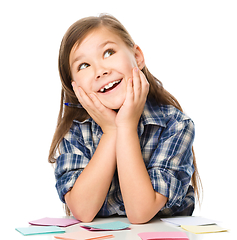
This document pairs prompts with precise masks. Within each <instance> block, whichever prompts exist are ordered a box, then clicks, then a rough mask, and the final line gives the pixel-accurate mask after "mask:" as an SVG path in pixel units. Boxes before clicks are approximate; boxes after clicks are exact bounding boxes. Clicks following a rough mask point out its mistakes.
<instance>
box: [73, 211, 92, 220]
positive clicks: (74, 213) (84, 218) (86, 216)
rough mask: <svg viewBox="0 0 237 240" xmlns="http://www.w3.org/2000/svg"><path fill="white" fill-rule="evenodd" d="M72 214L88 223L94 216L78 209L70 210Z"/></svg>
mask: <svg viewBox="0 0 237 240" xmlns="http://www.w3.org/2000/svg"><path fill="white" fill-rule="evenodd" d="M72 215H73V216H74V217H75V218H76V219H77V220H79V221H81V222H85V223H89V222H92V221H93V220H94V218H95V214H91V213H86V214H83V213H81V212H79V211H72Z"/></svg>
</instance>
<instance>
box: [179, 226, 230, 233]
mask: <svg viewBox="0 0 237 240" xmlns="http://www.w3.org/2000/svg"><path fill="white" fill-rule="evenodd" d="M181 228H183V229H184V230H186V231H189V232H192V233H195V234H201V233H214V232H226V231H228V229H226V228H222V227H219V226H218V225H205V226H190V225H181Z"/></svg>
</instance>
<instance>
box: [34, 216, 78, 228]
mask: <svg viewBox="0 0 237 240" xmlns="http://www.w3.org/2000/svg"><path fill="white" fill-rule="evenodd" d="M79 222H80V221H78V220H76V219H72V218H48V217H46V218H41V219H38V220H35V221H31V222H29V224H31V225H38V226H58V227H68V226H71V225H74V224H77V223H79Z"/></svg>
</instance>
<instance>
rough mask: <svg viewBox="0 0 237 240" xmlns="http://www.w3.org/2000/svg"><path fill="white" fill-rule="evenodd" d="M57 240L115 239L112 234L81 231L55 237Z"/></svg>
mask: <svg viewBox="0 0 237 240" xmlns="http://www.w3.org/2000/svg"><path fill="white" fill-rule="evenodd" d="M54 237H55V238H56V239H63V240H85V239H86V240H92V239H93V240H97V239H100V240H102V239H109V238H114V235H112V234H105V233H98V232H90V231H79V232H70V233H64V234H59V235H56V236H54Z"/></svg>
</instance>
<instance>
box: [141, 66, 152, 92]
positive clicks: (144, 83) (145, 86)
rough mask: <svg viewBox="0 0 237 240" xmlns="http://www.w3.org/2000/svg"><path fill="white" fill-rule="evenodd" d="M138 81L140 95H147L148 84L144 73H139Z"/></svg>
mask: <svg viewBox="0 0 237 240" xmlns="http://www.w3.org/2000/svg"><path fill="white" fill-rule="evenodd" d="M140 79H141V89H142V90H141V91H142V93H141V94H142V95H147V94H148V92H149V86H150V85H149V82H148V81H147V79H146V76H145V75H144V73H143V72H142V71H140Z"/></svg>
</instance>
